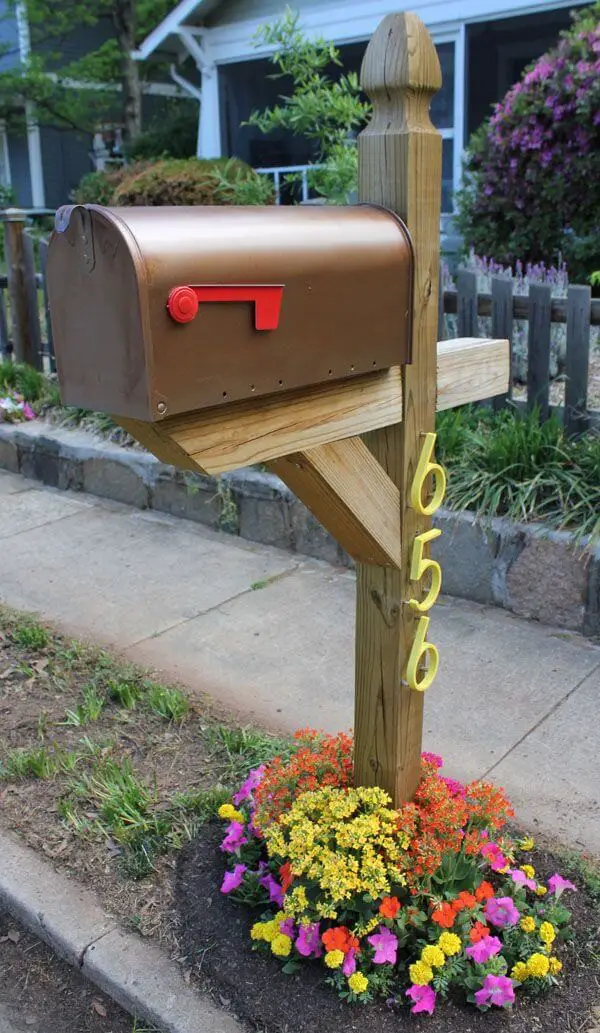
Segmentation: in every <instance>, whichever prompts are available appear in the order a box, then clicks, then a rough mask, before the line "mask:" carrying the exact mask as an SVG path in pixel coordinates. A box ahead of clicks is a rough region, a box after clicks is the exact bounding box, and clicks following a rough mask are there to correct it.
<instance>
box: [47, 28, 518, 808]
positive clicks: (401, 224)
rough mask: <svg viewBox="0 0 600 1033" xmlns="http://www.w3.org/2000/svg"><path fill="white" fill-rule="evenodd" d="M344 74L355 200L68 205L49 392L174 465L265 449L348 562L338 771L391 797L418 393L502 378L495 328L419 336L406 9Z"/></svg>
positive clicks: (491, 383) (424, 442) (399, 720)
mask: <svg viewBox="0 0 600 1033" xmlns="http://www.w3.org/2000/svg"><path fill="white" fill-rule="evenodd" d="M362 83H363V87H364V89H365V91H366V93H367V94H368V95H369V97H370V99H371V100H372V103H373V115H372V119H371V122H370V124H369V125H368V126H367V128H366V129H365V130H364V132H363V133H362V134H361V136H360V137H359V191H360V198H361V202H363V205H361V206H358V207H355V208H347V209H340V208H296V209H287V210H286V209H262V210H261V209H235V208H232V209H122V210H119V209H116V210H114V211H110V210H106V209H101V208H97V207H96V206H70V207H68V208H65V209H61V211H60V212H59V213H58V215H57V233H56V234H55V235H54V237H53V240H52V243H51V246H50V254H49V261H48V279H49V292H50V306H51V315H52V323H53V332H54V339H55V348H56V353H57V362H58V370H59V376H60V380H61V386H62V389H63V395H64V398H65V401H66V402H68V403H71V404H77V405H83V406H88V407H92V406H94V407H97V408H104V409H106V410H107V411H110V412H112V413H114V414H115V419H116V420H117V421H118V422H119V423H120V424H121V425H122V426H123V427H124V428H125V429H126V430H127V431H129V432H130V433H131V434H132V435H133V436H134V437H136V438H137V439H138V440H139V441H140V442H141V443H142V444H143V445H145V446H146V447H147V448H148V449H149V450H150V451H151V452H153V453H154V454H155V455H156V456H157V457H158V458H159V459H161V460H163V461H164V462H168V463H172V464H173V465H175V466H179V467H182V468H184V469H189V470H200V471H202V472H204V473H209V474H216V473H222V472H223V471H226V470H231V469H234V468H236V467H240V466H244V465H249V464H252V463H259V462H260V463H265V464H266V465H267V466H268V467H269V469H271V470H272V471H273V472H275V473H276V474H278V475H279V477H281V478H282V480H283V481H285V483H286V484H288V485H289V487H290V488H291V489H292V491H294V492H295V494H296V495H298V496H299V498H300V499H302V501H303V502H304V503H305V504H306V505H307V506H308V507H309V508H310V509H311V510H312V511H313V513H314V514H315V515H316V516H317V517H318V519H319V520H320V521H321V522H322V523H323V524H324V525H325V527H327V529H328V530H329V531H330V532H331V533H332V534H333V535H334V537H335V538H336V539H337V540H338V541H339V542H340V544H341V545H342V546H344V548H345V549H346V550H347V551H348V552H349V553H350V555H351V556H352V557H353V558H354V559H355V560H356V563H357V618H356V711H355V779H356V782H357V784H360V785H373V784H376V785H380V786H382V787H383V788H384V789H386V790H387V791H388V792H389V793H390V795H391V797H392V799H393V801H394V803H395V804H398V803H400V802H401V801H404V800H408V799H410V798H411V797H412V796H413V794H414V792H415V789H416V786H417V783H418V780H419V770H420V753H421V740H422V729H423V701H424V690H425V689H426V688H427V687H428V686H429V685H430V684H431V682H432V681H433V678H434V677H435V673H436V671H437V663H438V654H437V650H436V648H435V646H434V645H433V643H432V642H430V641H429V640H428V635H427V632H428V626H429V611H430V609H431V606H432V605H433V603H434V602H435V600H436V599H437V596H438V594H439V591H440V587H441V572H440V570H439V567H438V565H437V564H436V563H434V562H433V561H432V560H430V559H429V547H430V542H431V541H432V540H433V538H435V537H437V536H438V535H439V533H440V532H439V531H435V530H432V528H431V516H432V513H433V512H434V511H435V509H437V507H438V505H439V504H440V502H441V499H442V497H443V492H444V485H445V476H444V473H443V470H442V469H441V468H440V467H439V466H437V464H436V463H435V457H434V454H433V451H434V444H435V433H434V431H435V413H436V408H437V410H439V409H446V408H451V407H453V406H455V405H461V404H464V403H467V402H473V401H477V400H480V399H483V398H489V397H491V396H493V395H495V394H501V393H503V392H505V391H506V390H507V386H508V377H509V344H508V342H507V341H492V340H475V339H466V340H455V341H446V342H442V343H440V344H437V342H436V336H437V323H438V269H439V257H440V256H439V219H440V195H441V138H440V135H439V133H438V132H437V131H436V130H435V129H434V127H433V126H432V124H431V121H430V118H429V105H430V101H431V97H432V95H433V94H434V93H435V92H436V90H438V89H439V88H440V86H441V72H440V66H439V62H438V58H437V54H436V50H435V47H434V45H433V43H432V41H431V38H430V37H429V34H428V32H427V30H426V29H425V27H424V25H423V24H422V22H421V21H420V19H419V18H418V17H417V16H416V15H414V14H411V13H405V14H396V15H390V16H388V17H387V18H385V20H384V21H383V22H382V24H381V25H380V27H379V28H378V30H377V32H376V33H375V35H374V37H373V39H372V40H371V42H370V44H369V47H368V49H367V52H366V55H365V59H364V63H363V69H362ZM365 203H366V204H367V205H369V207H365V206H364V205H365ZM374 206H376V207H374ZM407 230H408V234H409V235H410V240H409V237H408V235H407ZM411 241H412V246H411ZM223 302H226V303H228V304H222V303H223Z"/></svg>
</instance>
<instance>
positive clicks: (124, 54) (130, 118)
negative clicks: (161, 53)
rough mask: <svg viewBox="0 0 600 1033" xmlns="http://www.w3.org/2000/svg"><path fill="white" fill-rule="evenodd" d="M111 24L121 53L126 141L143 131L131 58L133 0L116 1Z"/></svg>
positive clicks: (136, 74)
mask: <svg viewBox="0 0 600 1033" xmlns="http://www.w3.org/2000/svg"><path fill="white" fill-rule="evenodd" d="M113 23H114V26H115V31H116V37H117V43H118V45H119V50H120V51H121V85H122V89H123V124H124V133H123V136H124V140H125V142H128V141H130V140H132V139H133V138H134V137H136V136H137V135H138V133H140V132H141V129H142V87H141V83H140V73H139V65H138V63H137V61H134V59H133V58H132V56H131V52H132V51H133V50H135V46H136V38H135V35H136V32H135V30H136V4H135V0H115V3H114V6H113Z"/></svg>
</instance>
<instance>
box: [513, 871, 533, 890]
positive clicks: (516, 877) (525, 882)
mask: <svg viewBox="0 0 600 1033" xmlns="http://www.w3.org/2000/svg"><path fill="white" fill-rule="evenodd" d="M508 874H509V875H510V877H511V879H512V881H513V882H514V883H515V884H516V885H517V886H527V889H529V890H535V889H537V882H535V881H534V880H533V879H528V878H527V876H526V875H525V872H522V871H521V870H520V869H519V868H511V869H509V872H508Z"/></svg>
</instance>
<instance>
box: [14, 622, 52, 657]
mask: <svg viewBox="0 0 600 1033" xmlns="http://www.w3.org/2000/svg"><path fill="white" fill-rule="evenodd" d="M11 637H12V640H13V642H14V643H15V644H16V645H17V646H22V647H23V649H33V650H42V649H45V648H46V647H47V645H48V643H49V641H50V636H49V634H48V632H47V631H46V629H45V628H44V627H42V625H41V624H38V623H37V622H36V621H32V620H28V619H27V618H26V617H23V618H22V619H21V620H20V621H19V623H18V624H17V625H16V627H15V628H14V629H13V631H12V634H11Z"/></svg>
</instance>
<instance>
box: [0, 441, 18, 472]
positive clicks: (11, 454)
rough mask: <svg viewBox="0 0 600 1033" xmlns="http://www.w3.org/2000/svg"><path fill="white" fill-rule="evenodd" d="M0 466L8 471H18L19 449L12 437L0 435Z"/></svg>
mask: <svg viewBox="0 0 600 1033" xmlns="http://www.w3.org/2000/svg"><path fill="white" fill-rule="evenodd" d="M0 467H2V469H3V470H8V471H9V472H10V473H18V472H19V451H18V448H17V443H16V441H14V440H13V439H12V438H9V437H6V438H5V437H0Z"/></svg>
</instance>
